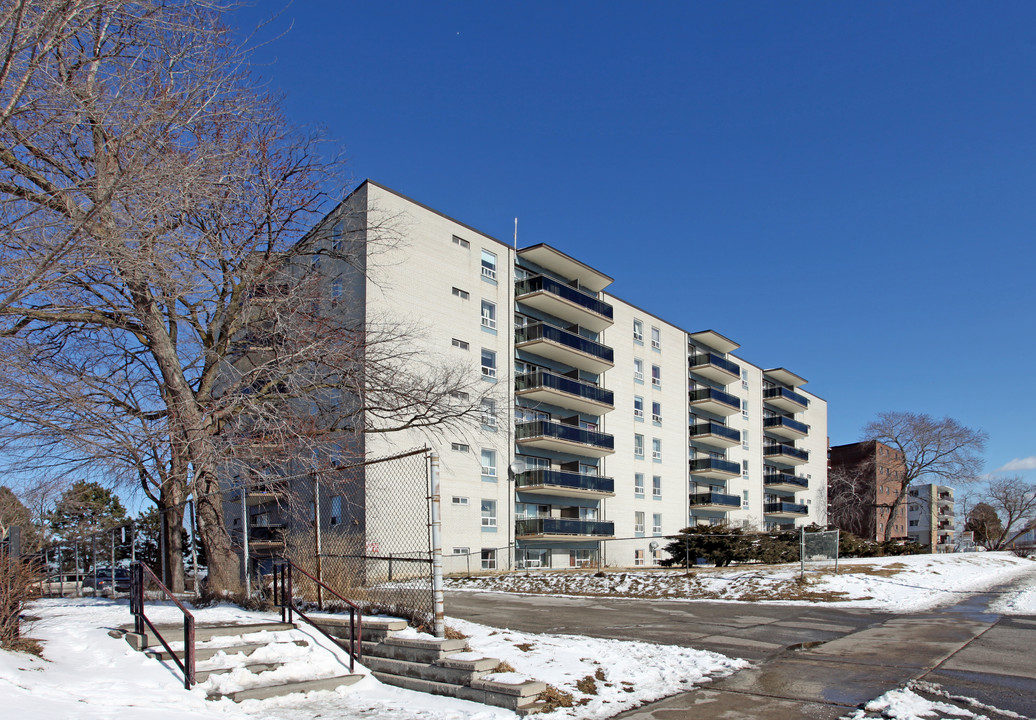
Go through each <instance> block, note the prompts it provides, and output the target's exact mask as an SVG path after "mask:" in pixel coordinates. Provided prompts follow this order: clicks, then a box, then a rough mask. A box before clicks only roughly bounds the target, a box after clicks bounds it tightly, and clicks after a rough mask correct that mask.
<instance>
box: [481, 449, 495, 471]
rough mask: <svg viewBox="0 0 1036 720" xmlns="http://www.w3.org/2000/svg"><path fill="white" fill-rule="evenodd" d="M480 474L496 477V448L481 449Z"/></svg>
mask: <svg viewBox="0 0 1036 720" xmlns="http://www.w3.org/2000/svg"><path fill="white" fill-rule="evenodd" d="M482 475H483V476H485V477H496V450H485V449H483V450H482Z"/></svg>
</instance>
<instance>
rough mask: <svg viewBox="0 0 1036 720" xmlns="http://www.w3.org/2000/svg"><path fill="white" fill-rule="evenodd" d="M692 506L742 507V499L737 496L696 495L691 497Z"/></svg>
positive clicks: (709, 493) (710, 493)
mask: <svg viewBox="0 0 1036 720" xmlns="http://www.w3.org/2000/svg"><path fill="white" fill-rule="evenodd" d="M690 504H691V506H692V507H702V506H707V505H720V506H722V507H725V508H739V507H741V498H740V497H739V496H737V495H724V494H723V493H714V492H707V493H694V494H693V495H691V499H690Z"/></svg>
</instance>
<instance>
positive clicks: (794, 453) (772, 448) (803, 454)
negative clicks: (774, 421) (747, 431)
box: [763, 443, 809, 462]
mask: <svg viewBox="0 0 1036 720" xmlns="http://www.w3.org/2000/svg"><path fill="white" fill-rule="evenodd" d="M778 455H784V456H785V457H793V458H798V459H799V460H802V461H803V462H807V461H808V460H809V451H808V450H800V449H798V448H797V447H795V446H794V445H786V444H784V443H777V444H776V445H767V446H766V447H764V448H763V457H776V456H778Z"/></svg>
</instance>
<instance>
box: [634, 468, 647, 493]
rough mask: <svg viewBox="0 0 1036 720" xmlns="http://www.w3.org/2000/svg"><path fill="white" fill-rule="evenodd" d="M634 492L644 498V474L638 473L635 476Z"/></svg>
mask: <svg viewBox="0 0 1036 720" xmlns="http://www.w3.org/2000/svg"><path fill="white" fill-rule="evenodd" d="M633 492H635V493H636V494H637V495H639V496H640V497H644V473H636V474H635V475H634V476H633Z"/></svg>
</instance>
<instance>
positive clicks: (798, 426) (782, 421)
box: [763, 416, 809, 436]
mask: <svg viewBox="0 0 1036 720" xmlns="http://www.w3.org/2000/svg"><path fill="white" fill-rule="evenodd" d="M763 428H765V429H766V430H770V431H772V432H774V433H775V434H778V435H785V436H788V435H791V436H803V435H808V434H809V425H807V424H806V423H804V422H799V421H798V420H792V419H791V418H789V417H783V416H777V417H768V418H763ZM782 431H784V432H782Z"/></svg>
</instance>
